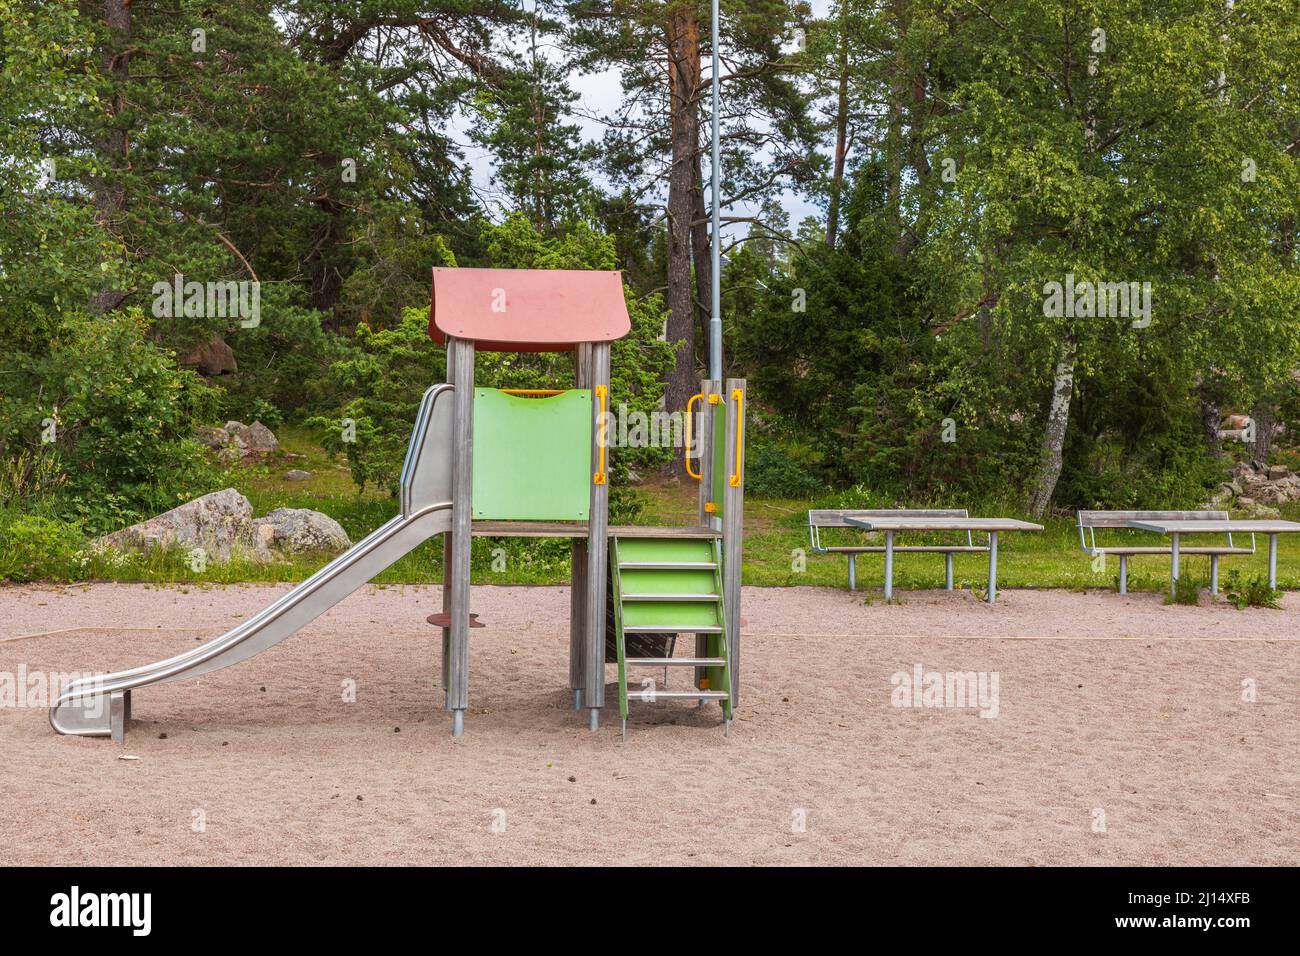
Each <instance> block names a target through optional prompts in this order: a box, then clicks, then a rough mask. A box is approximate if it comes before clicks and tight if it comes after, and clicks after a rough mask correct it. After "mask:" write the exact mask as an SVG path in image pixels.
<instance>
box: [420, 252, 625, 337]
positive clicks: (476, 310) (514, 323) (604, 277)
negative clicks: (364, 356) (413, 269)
mask: <svg viewBox="0 0 1300 956" xmlns="http://www.w3.org/2000/svg"><path fill="white" fill-rule="evenodd" d="M631 328H632V321H631V319H629V318H628V314H627V303H626V302H625V301H624V299H623V277H622V273H619V272H600V271H595V270H582V269H441V268H437V269H434V270H433V296H432V301H431V303H430V305H429V335H430V336H431V337H432V338H433V340H434V341H435V342H437V343H438V344H439V345H441V344H443V342H444V341H446V337H447V336H449V335H450V336H454V337H455V338H460V339H470V340H472V341H473V342H474V345H475V348H477V349H480V350H482V351H487V352H568V351H570V350H572V349H573V347H574V345H576V344H577V343H579V342H612V341H614V340H615V339H621V338H622V337H623V336H625V335H627V333H628V332H629V331H631Z"/></svg>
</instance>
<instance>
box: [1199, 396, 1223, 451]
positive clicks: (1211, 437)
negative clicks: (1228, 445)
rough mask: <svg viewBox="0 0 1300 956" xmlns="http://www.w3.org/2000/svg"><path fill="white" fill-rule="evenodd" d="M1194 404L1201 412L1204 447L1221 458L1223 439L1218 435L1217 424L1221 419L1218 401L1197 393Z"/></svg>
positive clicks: (1221, 414) (1221, 413)
mask: <svg viewBox="0 0 1300 956" xmlns="http://www.w3.org/2000/svg"><path fill="white" fill-rule="evenodd" d="M1196 405H1197V408H1198V409H1199V410H1200V413H1201V434H1203V435H1204V436H1205V444H1206V447H1208V448H1209V449H1210V454H1212V455H1213V456H1214V457H1215V458H1222V457H1223V439H1221V438H1220V437H1219V425H1220V423H1221V422H1222V421H1223V412H1222V410H1221V409H1220V408H1219V403H1218V402H1217V401H1215V400H1214V399H1213V398H1210V397H1209V396H1207V395H1199V396H1197V399H1196Z"/></svg>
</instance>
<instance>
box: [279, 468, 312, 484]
mask: <svg viewBox="0 0 1300 956" xmlns="http://www.w3.org/2000/svg"><path fill="white" fill-rule="evenodd" d="M284 477H285V478H286V479H287V480H289V481H308V480H310V479H311V472H310V471H303V470H302V469H301V468H294V469H292V470H290V471H286V472H285V473H284Z"/></svg>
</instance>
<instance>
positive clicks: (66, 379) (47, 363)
mask: <svg viewBox="0 0 1300 956" xmlns="http://www.w3.org/2000/svg"><path fill="white" fill-rule="evenodd" d="M7 358H8V368H7V369H6V371H8V372H10V377H9V378H8V381H7V382H6V384H7V386H9V387H7V388H6V392H5V395H3V396H0V458H3V459H4V460H5V462H6V471H9V472H11V473H12V472H14V471H15V470H16V465H15V463H18V462H21V461H22V460H23V459H24V457H25V456H26V457H27V458H28V459H30V458H31V456H34V455H41V456H48V455H52V456H55V457H56V459H57V463H58V464H57V468H58V470H59V472H60V475H57V476H53V477H51V476H49V475H45V476H44V477H43V478H42V481H43V482H44V485H45V486H46V491H47V494H50V495H53V501H54V502H55V503H56V504H58V505H59V506H58V507H55V508H54V509H53V514H54V516H56V517H71V516H72V515H74V514H76V515H79V516H81V517H95V514H96V513H99V512H100V511H101V505H102V503H104V502H108V503H109V504H108V508H107V511H109V512H114V513H118V514H121V515H126V516H135V515H141V514H143V513H146V512H149V513H152V512H154V511H157V510H166V509H167V508H172V507H175V505H176V504H177V503H178V502H180V501H187V500H189V499H190V498H192V497H194V496H195V494H201V493H203V492H206V491H209V490H211V488H212V487H213V486H214V485H215V484H216V483H217V482H218V480H219V474H218V472H217V470H216V469H215V467H214V466H213V465H212V464H211V463H210V461H209V460H208V458H207V457H206V455H205V454H204V451H203V448H202V447H201V446H200V445H199V444H198V443H197V442H195V441H194V440H193V438H192V437H191V436H192V434H193V431H194V426H195V424H196V423H197V422H199V421H203V420H205V419H206V418H208V417H209V416H210V415H211V414H212V410H213V404H214V402H215V399H216V393H215V391H214V390H213V389H211V388H210V387H208V386H207V385H205V384H204V383H203V381H202V380H201V379H200V378H199V377H198V376H197V375H195V374H194V373H192V372H188V371H182V370H179V369H178V368H177V367H176V362H175V357H174V356H173V355H172V354H171V353H170V352H168V351H166V350H164V349H161V348H159V347H158V346H157V345H155V344H154V342H153V341H152V339H151V338H150V335H149V326H148V322H147V320H146V319H145V317H144V316H143V315H142V314H141V313H139V312H138V311H135V312H130V313H110V314H107V315H102V316H96V317H89V316H82V315H69V316H65V317H64V319H63V325H62V326H61V328H60V329H59V330H58V333H57V335H56V336H55V337H54V338H53V339H52V340H51V342H50V346H49V351H48V353H46V354H37V353H16V354H11V355H9V356H7ZM43 467H46V468H47V469H48V467H50V466H49V465H48V463H47V464H46V465H45V466H43ZM29 504H30V503H29ZM64 506H66V508H67V509H69V510H67V511H66V512H65V511H64ZM25 507H27V506H25ZM28 510H35V509H33V508H31V507H28ZM102 523H104V522H101V521H97V520H96V521H91V522H90V524H91V525H99V524H102Z"/></svg>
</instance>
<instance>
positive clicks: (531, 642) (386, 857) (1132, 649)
mask: <svg viewBox="0 0 1300 956" xmlns="http://www.w3.org/2000/svg"><path fill="white" fill-rule="evenodd" d="M284 589H285V588H284V587H283V586H240V587H221V588H203V589H199V588H193V587H190V588H188V589H187V588H179V587H161V588H160V587H149V586H140V585H112V584H100V585H90V586H76V587H66V588H62V587H60V588H54V587H35V586H25V587H8V588H0V677H2V676H3V675H5V674H8V675H18V674H20V673H23V671H22V670H20V669H23V668H25V673H26V674H27V675H28V676H29V677H30V675H33V674H35V675H38V676H39V675H41V674H48V673H54V672H64V673H66V672H69V671H78V672H85V671H92V670H94V671H102V670H112V669H119V668H122V667H126V666H132V665H136V664H140V663H145V662H147V661H152V660H156V659H158V658H161V657H164V656H167V655H170V654H173V653H176V652H177V651H179V650H181V649H184V648H185V647H187V646H191V645H192V644H193V643H194V642H195V641H196V640H200V639H206V638H208V637H212V636H215V635H216V634H219V633H221V632H222V631H223V630H225V629H227V628H228V627H230V626H232V625H234V624H235V623H237V622H238V621H240V620H242V619H243V618H244V617H246V616H247V615H249V614H250V613H252V612H254V611H257V610H259V609H260V608H261V607H263V606H264V605H266V604H267V603H269V602H270V601H271V600H272V599H273V598H274V597H275V596H276V595H278V594H280V593H282V592H283V590H284ZM903 597H904V601H903V603H901V604H898V605H892V606H885V605H880V604H875V605H874V606H869V605H867V604H865V603H864V602H863V600H862V598H861V596H858V595H852V594H849V593H848V592H847V591H842V590H835V589H828V588H781V589H756V588H747V589H746V590H745V595H744V602H745V611H744V614H745V617H746V618H747V627H746V630H745V634H744V639H743V640H744V643H743V650H744V656H743V661H742V698H741V707H740V709H739V711H738V713H737V721H736V723H735V726H734V728H733V731H732V735H731V737H730V738H724V737H723V734H722V727H721V718H720V713H719V710H718V708H717V707H716V706H715V705H710V706H708V707H706V708H703V709H696V708H695V707H694V706H693V705H691V704H685V703H679V702H673V703H662V702H661V703H658V704H648V703H640V702H634V703H633V704H632V720H631V723H630V727H629V732H628V736H627V739H626V740H623V739H622V738H621V737H620V736H619V732H618V721H617V712H616V710H615V711H613V712H611V711H607V712H606V720H605V723H604V725H603V726H602V728H601V729H600V731H599V732H597V733H591V732H590V731H588V730H587V729H586V728H585V726H584V723H583V721H582V720H581V719H580V718H579V716H578V715H576V714H574V713H573V712H572V710H570V709H569V706H568V701H569V693H568V690H567V688H566V686H565V685H566V681H567V673H568V645H567V641H568V639H567V622H568V591H567V589H566V588H553V587H534V588H502V587H478V588H475V589H474V595H473V606H474V608H475V610H476V611H478V612H479V613H480V614H481V615H482V617H483V619H484V620H485V621H486V622H487V623H488V625H489V627H488V628H487V629H486V630H482V631H475V632H474V634H473V644H472V648H471V658H472V660H471V696H472V706H471V709H470V712H469V714H468V717H467V721H466V732H465V735H464V736H463V737H462V738H460V739H458V740H453V739H452V738H451V737H450V735H449V723H450V722H449V719H448V717H447V715H446V714H445V713H444V712H442V711H440V710H438V709H437V708H436V707H435V701H440V700H441V694H440V692H439V690H438V673H437V663H436V662H437V657H438V655H437V650H436V634H437V632H436V631H435V630H434V628H432V627H430V626H428V625H427V624H425V623H424V616H425V615H426V614H428V613H429V612H430V611H431V610H433V609H436V606H437V602H438V597H437V593H436V590H435V589H433V588H419V587H389V588H373V587H371V588H367V589H365V590H363V591H361V592H359V593H358V594H356V595H354V596H353V597H351V598H349V599H348V600H346V601H345V602H343V603H342V604H340V605H339V606H338V607H336V608H335V609H334V610H332V611H331V612H329V613H328V614H326V615H324V616H323V617H322V618H320V619H319V620H318V621H316V622H315V623H314V624H313V625H311V626H310V627H309V628H308V629H306V630H305V631H304V632H303V633H301V634H298V635H295V636H294V637H292V638H290V639H288V640H286V641H285V642H284V643H282V644H281V645H279V646H278V647H276V648H273V649H272V650H270V651H268V652H266V653H264V654H262V655H260V656H258V657H256V658H253V659H252V660H249V661H247V662H244V663H242V664H240V665H237V666H235V667H232V668H229V669H227V670H224V671H221V672H219V673H217V674H213V675H209V676H207V677H205V678H202V679H200V680H198V681H193V682H185V683H179V684H172V685H168V686H164V687H156V688H150V689H146V690H144V691H140V692H137V694H136V695H135V700H134V716H135V718H136V719H135V720H134V721H133V722H132V723H131V725H130V727H129V729H128V734H127V740H126V744H125V745H124V746H121V745H117V744H113V743H112V742H110V741H108V740H106V739H89V738H71V737H60V736H57V735H56V734H54V733H53V731H52V730H51V729H50V727H49V725H48V723H47V721H46V715H45V711H44V710H43V709H42V708H41V707H35V706H9V705H6V706H4V707H3V708H0V840H2V841H3V845H4V846H5V847H6V853H5V857H6V859H7V860H8V861H9V862H11V863H15V864H47V863H58V864H80V863H98V864H243V863H270V864H311V863H340V864H352V863H354V864H385V863H425V864H451V863H469V864H475V863H521V864H522V863H533V864H539V863H540V864H578V863H621V864H637V865H642V864H662V863H670V864H672V863H675V864H680V863H722V864H751V863H758V864H787V863H789V864H808V863H865V864H891V863H904V864H1039V865H1045V864H1290V865H1295V864H1297V863H1300V720H1298V719H1297V718H1300V706H1298V703H1297V701H1298V697H1300V627H1298V626H1297V625H1300V595H1288V597H1287V599H1286V601H1285V604H1284V609H1283V610H1282V611H1269V610H1248V611H1241V612H1239V611H1236V610H1235V609H1232V608H1229V607H1226V606H1223V605H1218V606H1213V607H1201V608H1186V607H1165V606H1162V604H1161V599H1160V597H1159V596H1156V595H1146V594H1135V595H1129V596H1126V597H1121V596H1120V595H1117V594H1111V593H1095V594H1092V593H1090V594H1078V593H1068V592H1062V591H1046V592H1033V591H1006V592H1003V594H1002V595H1001V596H1000V600H999V604H998V605H997V606H996V607H992V608H990V607H988V606H986V605H983V604H981V603H979V602H978V601H977V600H976V599H975V597H973V596H972V595H970V594H964V593H959V594H946V593H944V592H941V591H939V592H911V593H907V594H905V595H903ZM27 635H39V636H27ZM684 650H685V649H684V648H683V649H682V650H679V653H683V652H684ZM918 664H919V665H921V667H922V669H923V670H924V671H941V672H947V671H976V672H986V674H988V675H990V676H991V675H992V674H993V673H996V674H997V677H998V697H997V715H996V716H995V717H987V718H986V717H981V716H980V715H979V711H978V710H977V709H972V708H969V707H946V708H928V707H897V706H894V705H893V703H891V695H892V692H893V691H894V687H893V685H892V684H891V675H894V674H895V673H897V672H905V673H908V674H911V673H912V672H913V671H914V669H915V667H916V666H917V665H918ZM613 674H614V671H613V669H610V671H609V675H610V679H611V681H612V680H613ZM684 675H685V672H682V676H678V677H676V680H677V681H679V682H680V681H682V680H683V679H684ZM11 679H12V678H11ZM350 681H355V687H356V700H355V702H348V701H345V700H344V696H345V695H344V691H343V688H344V686H345V683H346V682H350ZM1243 682H1247V686H1248V687H1253V688H1254V690H1255V693H1254V697H1255V699H1254V700H1253V701H1247V700H1244V699H1243V696H1251V695H1250V694H1245V695H1243ZM611 699H614V698H613V697H612V695H611ZM41 702H42V703H43V701H41ZM19 703H22V702H19ZM128 755H129V756H132V757H136V758H138V759H134V760H126V759H122V758H123V757H124V756H128ZM200 823H201V824H202V825H201V826H200ZM502 823H504V828H503V827H502Z"/></svg>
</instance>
